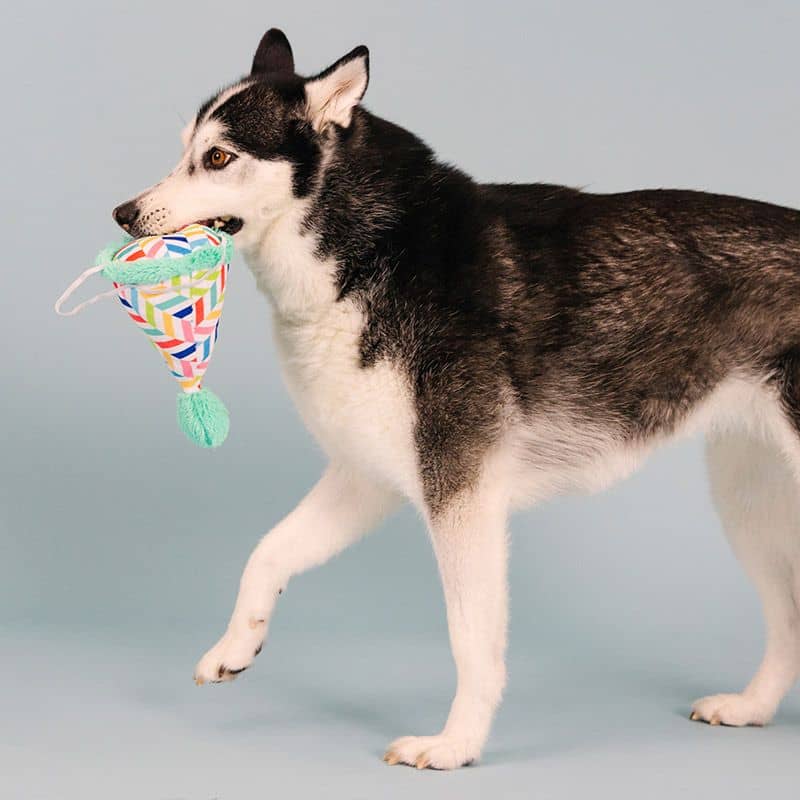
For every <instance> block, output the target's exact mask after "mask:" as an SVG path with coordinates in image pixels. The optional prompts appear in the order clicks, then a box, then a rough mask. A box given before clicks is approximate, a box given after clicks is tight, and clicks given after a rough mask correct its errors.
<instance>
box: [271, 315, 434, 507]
mask: <svg viewBox="0 0 800 800" xmlns="http://www.w3.org/2000/svg"><path fill="white" fill-rule="evenodd" d="M363 325H364V316H363V313H362V312H361V311H359V310H358V309H357V308H356V307H355V305H354V304H353V303H351V302H350V301H349V300H344V301H340V302H337V303H334V304H333V305H332V306H330V307H329V308H328V309H327V310H326V311H325V312H324V313H323V314H322V315H321V316H319V317H314V318H313V319H305V320H303V321H298V320H297V319H286V318H282V317H281V316H279V315H276V316H275V324H274V328H275V339H276V343H277V346H278V352H279V354H280V359H281V364H282V367H283V370H284V375H285V379H286V382H287V385H288V387H289V391H290V393H291V394H292V397H293V399H294V401H295V403H296V405H297V408H298V410H299V411H300V414H301V416H302V417H303V421H304V422H305V424H306V425H307V426H308V428H309V430H310V431H311V432H312V433H313V434H314V436H315V437H316V438H317V440H318V441H319V443H320V444H321V445H322V447H323V448H324V449H325V451H326V452H327V453H328V455H329V456H330V457H331V458H332V459H337V460H343V461H346V462H348V463H353V464H355V465H357V466H359V467H360V468H362V469H365V470H368V471H369V472H370V473H371V474H376V475H378V476H380V477H381V478H382V479H383V480H385V481H388V482H390V483H391V484H392V485H395V486H397V487H398V488H399V489H401V490H402V491H403V492H404V493H406V494H412V493H415V492H416V486H417V483H418V478H417V473H418V470H417V457H416V451H415V448H414V444H413V436H414V420H415V414H414V408H413V403H412V398H411V393H410V391H409V387H408V384H407V381H406V379H405V377H404V376H403V375H402V374H401V373H400V372H399V370H397V369H396V368H395V367H393V366H392V365H391V364H389V363H388V362H386V361H381V362H378V363H377V364H375V365H374V366H369V367H366V368H364V367H362V366H361V363H360V358H359V344H360V337H361V331H362V329H363Z"/></svg>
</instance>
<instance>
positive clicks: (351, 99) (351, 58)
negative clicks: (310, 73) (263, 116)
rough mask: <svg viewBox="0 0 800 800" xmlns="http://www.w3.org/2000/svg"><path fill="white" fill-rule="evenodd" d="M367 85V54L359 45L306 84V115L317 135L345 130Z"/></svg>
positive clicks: (367, 51)
mask: <svg viewBox="0 0 800 800" xmlns="http://www.w3.org/2000/svg"><path fill="white" fill-rule="evenodd" d="M368 83H369V50H367V48H366V47H364V46H363V45H361V46H360V47H356V48H355V49H354V50H351V51H350V52H349V53H348V54H347V55H346V56H344V57H343V58H340V59H339V60H338V61H337V62H336V63H335V64H334V65H333V66H331V67H328V69H326V70H325V71H324V72H321V73H320V74H319V75H315V76H314V77H313V78H309V79H308V80H307V81H306V113H307V114H308V118H309V120H310V121H311V124H312V125H313V126H314V129H315V130H317V131H321V130H323V129H324V128H325V127H327V126H328V125H330V124H331V123H333V124H336V125H341V126H342V127H343V128H346V127H347V126H348V125H350V120H351V119H352V118H353V109H354V108H355V107H356V106H357V105H358V104H359V103H360V102H361V98H362V97H363V96H364V92H366V91H367V84H368Z"/></svg>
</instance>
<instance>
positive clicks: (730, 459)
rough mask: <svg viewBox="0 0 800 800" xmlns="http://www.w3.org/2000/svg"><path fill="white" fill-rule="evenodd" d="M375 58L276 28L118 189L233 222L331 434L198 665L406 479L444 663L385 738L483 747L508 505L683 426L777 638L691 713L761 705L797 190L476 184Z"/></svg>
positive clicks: (225, 664)
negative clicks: (443, 717) (447, 655)
mask: <svg viewBox="0 0 800 800" xmlns="http://www.w3.org/2000/svg"><path fill="white" fill-rule="evenodd" d="M367 81H368V54H367V50H366V48H364V47H359V48H356V49H355V50H353V51H352V52H351V53H349V54H348V55H346V56H345V57H344V58H342V59H341V60H340V61H338V62H336V63H335V64H334V65H333V66H332V67H330V68H329V69H327V70H325V71H324V72H323V73H321V74H319V75H316V76H314V77H312V78H302V77H299V76H298V75H297V74H295V70H294V61H293V57H292V52H291V49H290V47H289V43H288V41H287V40H286V38H285V36H284V35H283V34H282V33H281V32H279V31H276V30H271V31H269V32H268V33H267V34H266V35H265V36H264V38H263V39H262V41H261V44H260V46H259V48H258V52H257V53H256V56H255V60H254V63H253V69H252V73H251V74H250V75H248V76H247V77H245V78H243V79H242V80H241V81H239V82H238V83H235V84H234V85H232V86H230V87H229V88H226V89H225V90H223V91H221V92H220V93H218V94H217V95H215V96H214V97H213V98H212V99H211V100H209V101H208V102H207V103H205V104H204V105H203V107H202V108H201V109H200V111H199V112H198V114H197V116H196V118H195V119H194V121H193V122H192V123H191V124H190V125H189V126H188V127H187V129H186V130H185V131H184V134H183V139H184V145H185V152H184V155H183V157H182V159H181V161H180V163H179V164H178V165H177V167H176V168H175V169H174V170H173V172H172V173H170V175H168V176H167V177H166V178H165V179H164V180H163V181H162V182H161V183H159V184H157V185H156V186H154V187H152V188H150V189H148V190H147V191H145V192H143V193H142V194H141V195H139V196H138V197H137V198H135V199H134V200H133V201H130V202H128V203H126V204H124V205H123V206H121V207H120V208H118V209H117V210H116V211H115V216H116V218H117V220H118V221H119V222H120V223H121V224H123V225H124V226H125V227H126V229H127V230H129V231H131V232H132V233H133V234H134V235H144V234H156V233H164V232H167V231H172V230H174V229H176V228H178V227H180V226H182V225H184V224H187V223H190V222H193V221H196V220H218V224H219V225H224V227H226V228H227V229H229V230H231V231H232V232H234V233H235V241H236V243H237V246H238V248H239V250H240V251H241V252H242V253H243V254H244V256H245V258H246V259H247V261H248V263H249V265H250V267H251V268H252V270H253V272H254V274H255V276H256V280H257V283H258V286H259V287H260V289H261V290H263V291H264V293H265V294H266V295H267V297H268V298H269V299H270V301H271V303H272V306H273V310H274V314H273V320H274V328H275V337H276V340H277V342H278V346H279V351H280V356H281V364H282V367H283V371H284V374H285V377H286V381H287V383H288V386H289V388H290V390H291V393H292V395H293V397H294V399H295V401H296V403H297V405H298V407H299V409H300V412H301V414H302V416H303V418H304V420H305V422H306V423H307V425H308V427H309V428H310V430H311V431H312V432H313V434H314V435H315V436H316V438H317V439H318V440H319V442H320V443H321V445H322V447H323V448H324V449H325V451H326V453H327V454H328V456H329V459H330V465H329V466H328V468H327V469H326V471H325V472H324V474H323V475H322V477H321V479H320V481H319V483H318V484H317V485H316V486H315V487H314V488H313V489H312V490H311V491H310V492H309V494H308V495H307V497H306V498H305V499H304V500H303V501H302V502H301V503H300V504H299V505H298V507H297V508H296V509H295V510H294V511H293V512H292V513H290V514H289V515H288V516H287V517H286V518H285V519H284V520H283V521H281V522H280V523H278V525H276V526H275V528H274V529H273V530H272V531H270V532H269V533H268V534H267V535H266V536H265V537H264V538H263V539H262V540H261V542H260V543H259V544H258V546H257V547H256V549H255V550H254V551H253V553H252V555H251V557H250V559H249V561H248V563H247V566H246V568H245V570H244V574H243V575H242V580H241V588H240V591H239V596H238V599H237V602H236V607H235V609H234V611H233V616H232V618H231V621H230V624H229V626H228V629H227V631H226V633H225V635H224V636H223V637H222V639H220V641H219V642H217V644H215V645H214V646H213V647H212V648H211V650H209V651H208V653H206V655H205V656H203V658H202V659H201V660H200V662H199V664H198V665H197V668H196V671H195V677H196V680H197V682H198V683H203V682H216V681H225V680H230V679H231V678H233V677H234V676H235V675H237V674H238V673H239V672H241V671H242V670H244V669H246V668H247V667H248V666H250V664H251V662H252V660H253V658H254V657H255V655H256V654H257V653H258V652H259V651H260V649H261V646H262V643H263V641H264V637H265V635H266V632H267V628H268V626H269V620H270V617H271V615H272V610H273V607H274V605H275V600H276V597H277V596H278V594H279V593H280V591H281V590H282V589H283V588H284V587H285V586H286V584H287V582H288V581H289V579H290V578H291V577H292V576H293V575H296V574H298V573H300V572H303V571H304V570H306V569H308V568H310V567H313V566H316V565H318V564H322V563H324V562H325V561H327V560H328V559H329V558H331V556H333V555H335V554H336V553H338V552H340V551H341V550H343V549H344V548H345V547H347V546H348V545H350V544H352V543H353V542H354V541H355V540H357V539H358V538H359V537H361V536H363V535H364V534H366V533H367V532H368V531H369V530H370V529H371V528H373V527H374V526H375V525H376V523H378V522H379V521H380V520H381V519H382V518H383V517H384V516H385V515H386V514H387V513H388V512H390V511H391V510H392V509H394V508H395V507H396V506H397V505H398V504H399V503H400V502H402V501H404V500H408V501H410V502H411V503H413V504H414V505H415V506H416V507H417V508H418V509H419V510H420V511H421V512H422V514H423V515H424V518H425V519H426V521H427V523H428V526H429V529H430V535H431V540H432V542H433V547H434V550H435V553H436V557H437V559H438V563H439V569H440V573H441V577H442V582H443V585H444V592H445V598H446V601H447V616H448V624H449V630H450V638H451V644H452V649H453V655H454V658H455V662H456V666H457V672H458V688H457V691H456V695H455V699H454V700H453V704H452V708H451V710H450V715H449V717H448V718H447V721H446V723H445V725H444V728H443V729H442V730H441V732H439V733H437V734H434V735H432V736H407V737H404V738H401V739H398V740H396V741H395V742H393V743H392V744H391V745H390V746H389V749H388V752H387V754H386V760H387V761H388V762H389V763H398V762H403V763H406V764H412V765H416V766H417V767H436V768H451V767H458V766H460V765H462V764H467V763H469V762H471V761H473V760H475V759H476V758H477V757H478V756H479V755H480V752H481V748H482V747H483V745H484V743H485V742H486V739H487V737H488V735H489V728H490V725H491V721H492V716H493V714H494V711H495V709H496V707H497V704H498V702H499V700H500V696H501V694H502V691H503V686H504V683H505V667H504V651H505V645H506V618H507V601H506V594H507V587H506V558H507V543H506V538H507V534H506V521H507V518H508V514H509V512H510V511H511V510H512V509H513V508H516V507H519V506H522V505H526V504H531V503H534V502H537V501H540V500H543V499H544V498H546V497H548V496H550V495H552V494H553V493H554V492H560V491H567V490H598V489H601V488H603V487H605V486H608V485H609V484H610V483H612V482H613V481H615V480H617V479H619V478H621V477H623V476H625V475H627V474H629V473H630V472H631V471H632V470H633V469H634V468H635V467H636V466H637V465H638V464H639V463H640V462H641V460H642V459H643V458H644V457H645V456H646V455H647V454H648V453H649V452H650V451H651V450H652V449H653V448H654V447H655V446H657V445H659V444H661V443H662V442H664V441H666V440H668V439H670V438H672V437H676V436H679V435H681V434H684V433H687V432H691V431H695V430H698V429H702V430H704V431H706V432H707V436H708V456H709V457H708V462H709V467H710V474H711V484H712V489H713V495H714V499H715V501H716V503H717V505H718V507H719V510H720V514H721V516H722V519H723V521H724V523H725V527H726V529H727V531H728V534H729V536H730V539H731V542H732V544H733V546H734V548H735V550H736V552H737V553H738V555H739V556H740V558H741V559H742V561H743V563H744V565H745V567H746V569H747V571H748V572H749V573H750V575H751V577H752V578H753V580H754V581H755V582H756V584H757V586H758V588H759V591H760V593H761V596H762V600H763V605H764V612H765V615H766V621H767V626H768V634H769V638H768V644H767V651H766V654H765V656H764V661H763V664H762V665H761V668H760V669H759V671H758V673H757V674H756V676H755V677H754V678H753V680H752V681H751V683H750V684H749V685H748V686H747V687H746V688H745V689H744V691H743V692H741V693H740V694H727V695H716V696H713V697H706V698H703V699H701V700H698V701H697V702H695V704H694V706H693V712H692V717H693V718H694V719H702V720H706V721H708V722H710V723H711V724H719V723H723V724H729V725H748V724H752V725H762V724H764V723H766V722H767V721H768V720H769V719H770V718H771V717H772V715H773V714H774V713H775V710H776V709H777V707H778V704H779V702H780V700H781V698H782V697H783V696H784V694H785V693H786V692H787V691H788V689H789V688H790V687H791V685H792V684H793V682H794V681H795V679H796V677H797V675H798V671H799V670H800V495H799V494H798V481H800V213H799V212H797V211H793V210H789V209H786V208H780V207H776V206H772V205H768V204H764V203H758V202H753V201H750V200H743V199H739V198H734V197H723V196H716V195H711V194H703V193H695V192H686V191H640V192H631V193H626V194H616V195H594V194H587V193H584V192H580V191H576V190H573V189H568V188H565V187H562V186H550V185H541V184H530V185H492V184H478V183H475V182H474V181H473V180H471V179H470V178H469V177H468V176H467V175H465V174H464V173H462V172H460V171H459V170H457V169H455V168H453V167H451V166H448V165H446V164H443V163H441V162H439V161H437V160H436V158H435V157H434V155H433V153H432V152H431V150H430V149H429V148H428V147H427V146H426V145H425V144H424V143H423V142H421V141H420V140H419V139H418V138H417V137H415V136H414V135H413V134H411V133H409V132H408V131H406V130H403V129H402V128H400V127H398V126H396V125H393V124H392V123H390V122H387V121H385V120H383V119H379V118H378V117H375V116H374V115H372V114H370V113H369V112H368V111H366V110H365V109H364V108H363V107H362V106H361V105H360V101H361V99H362V96H363V95H364V92H365V90H366V87H367ZM214 148H218V149H220V150H222V151H223V153H224V154H225V155H226V157H227V160H226V163H225V165H224V166H223V167H221V168H214V167H213V163H212V162H213V158H219V159H220V160H221V158H222V157H212V153H213V149H214Z"/></svg>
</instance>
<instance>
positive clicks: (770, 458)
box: [692, 409, 800, 725]
mask: <svg viewBox="0 0 800 800" xmlns="http://www.w3.org/2000/svg"><path fill="white" fill-rule="evenodd" d="M778 416H779V418H780V422H779V424H778V425H776V426H774V427H775V428H776V430H775V434H776V435H775V437H774V438H772V436H771V435H765V436H763V437H762V436H758V435H755V434H750V433H747V432H744V431H738V432H727V433H724V434H716V435H714V436H712V437H710V438H709V442H708V447H707V456H708V466H709V476H710V479H711V488H712V495H713V498H714V502H715V505H716V507H717V510H718V512H719V514H720V517H721V519H722V523H723V526H724V528H725V531H726V534H727V536H728V539H729V540H730V542H731V545H732V547H733V549H734V551H735V553H736V555H737V556H738V558H739V559H740V561H741V562H742V564H743V566H744V569H745V571H746V572H747V573H748V574H749V576H750V578H751V579H752V580H753V582H754V583H755V585H756V587H757V589H758V593H759V595H760V597H761V603H762V607H763V612H764V618H765V622H766V636H767V645H766V652H765V654H764V658H763V661H762V663H761V666H760V667H759V669H758V671H757V672H756V674H755V676H754V677H753V679H752V680H751V681H750V683H749V684H748V686H747V687H746V688H745V689H744V691H742V692H741V693H739V694H720V695H713V696H710V697H704V698H702V699H700V700H697V701H696V702H695V703H694V704H693V706H692V719H697V720H705V721H706V722H710V723H711V724H712V725H719V724H723V725H764V724H766V723H767V722H768V721H769V720H770V719H771V718H772V716H773V715H774V714H775V711H776V710H777V708H778V705H779V703H780V701H781V699H782V698H783V696H784V695H785V694H786V692H787V691H789V689H790V688H791V686H792V684H793V683H794V681H795V680H796V678H797V676H798V673H800V481H798V476H799V475H800V472H798V470H797V466H798V465H800V458H798V455H799V454H800V438H798V434H797V431H796V430H795V428H794V425H792V424H791V423H789V424H787V422H788V419H787V416H786V414H785V411H784V410H783V409H781V410H780V411H779V412H778Z"/></svg>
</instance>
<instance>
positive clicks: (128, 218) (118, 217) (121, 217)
mask: <svg viewBox="0 0 800 800" xmlns="http://www.w3.org/2000/svg"><path fill="white" fill-rule="evenodd" d="M111 216H113V217H114V221H115V222H116V223H117V225H119V226H120V227H121V228H125V229H127V228H129V227H130V226H131V225H132V224H133V223H134V222H135V221H136V217H138V216H139V207H138V206H137V205H136V201H135V200H128V202H127V203H123V204H122V205H121V206H117V207H116V208H115V209H114V210H113V211H112V212H111Z"/></svg>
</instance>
